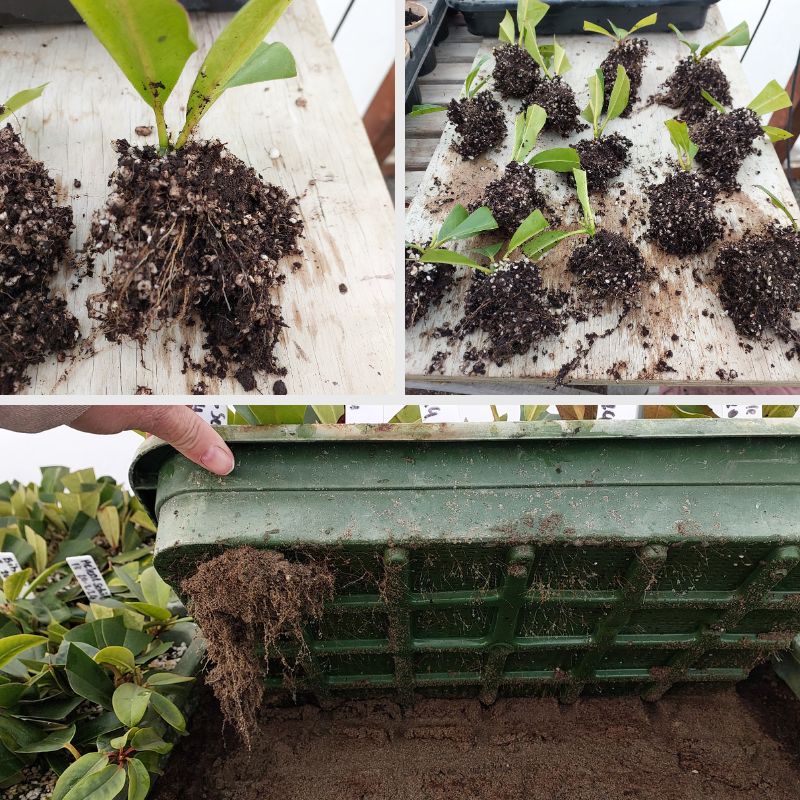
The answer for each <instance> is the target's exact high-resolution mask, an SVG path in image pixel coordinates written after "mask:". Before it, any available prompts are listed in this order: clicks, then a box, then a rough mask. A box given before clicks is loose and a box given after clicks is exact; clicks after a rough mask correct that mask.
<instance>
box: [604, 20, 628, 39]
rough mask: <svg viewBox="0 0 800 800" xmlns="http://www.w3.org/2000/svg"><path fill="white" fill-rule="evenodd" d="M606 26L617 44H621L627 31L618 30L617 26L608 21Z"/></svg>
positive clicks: (623, 29)
mask: <svg viewBox="0 0 800 800" xmlns="http://www.w3.org/2000/svg"><path fill="white" fill-rule="evenodd" d="M608 25H609V27H610V28H611V30H612V31H613V32H614V38H615V39H616V40H617V41H619V42H621V41H622V40H623V39H624V38H625V37H626V36H627V35H628V31H626V30H625V28H620V27H619V26H618V25H615V24H614V23H613V22H612V21H611V20H608Z"/></svg>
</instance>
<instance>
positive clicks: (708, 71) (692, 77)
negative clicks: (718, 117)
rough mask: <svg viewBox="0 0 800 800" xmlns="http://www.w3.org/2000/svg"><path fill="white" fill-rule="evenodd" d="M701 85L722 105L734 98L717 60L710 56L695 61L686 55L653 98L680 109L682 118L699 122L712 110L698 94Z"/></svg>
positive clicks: (686, 120) (691, 121)
mask: <svg viewBox="0 0 800 800" xmlns="http://www.w3.org/2000/svg"><path fill="white" fill-rule="evenodd" d="M703 89H705V90H706V91H707V92H708V93H709V94H710V95H711V96H712V97H713V98H714V99H715V100H717V101H718V102H720V103H722V105H724V106H730V105H731V103H732V102H733V98H732V97H731V86H730V84H729V83H728V79H727V78H726V77H725V73H724V72H723V71H722V67H720V65H719V62H718V61H716V60H715V59H713V58H701V59H700V60H699V61H695V60H694V59H693V58H692V57H691V56H687V57H686V58H684V59H683V61H681V62H680V63H679V64H678V66H677V67H675V71H674V72H673V73H672V75H670V76H669V78H667V80H666V81H664V85H663V86H662V90H663V92H662V94H660V95H657V96H656V100H658V102H659V103H663V104H664V105H666V106H669V107H670V108H679V109H681V119H682V120H684V121H685V122H689V123H693V122H699V121H700V120H702V119H705V117H707V116H708V114H709V113H710V112H711V111H712V110H713V106H712V105H711V103H709V102H708V101H707V100H705V99H704V98H703V95H702V94H701V91H702V90H703Z"/></svg>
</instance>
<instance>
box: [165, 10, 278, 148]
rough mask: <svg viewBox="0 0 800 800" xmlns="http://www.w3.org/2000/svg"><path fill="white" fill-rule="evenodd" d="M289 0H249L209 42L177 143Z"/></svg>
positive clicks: (200, 115)
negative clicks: (212, 42) (212, 40)
mask: <svg viewBox="0 0 800 800" xmlns="http://www.w3.org/2000/svg"><path fill="white" fill-rule="evenodd" d="M290 2H291V0H249V1H248V2H247V3H245V5H244V6H242V8H241V9H239V11H238V12H237V13H236V15H235V16H234V17H233V19H232V20H231V21H230V22H229V23H228V25H227V26H226V27H225V29H224V30H223V31H222V33H220V35H219V36H218V37H217V38H216V40H215V41H214V44H213V45H211V49H210V50H209V51H208V54H207V55H206V57H205V60H204V61H203V64H202V66H201V67H200V71H199V72H198V74H197V77H196V78H195V81H194V85H193V86H192V89H191V92H190V93H189V102H188V104H187V108H186V123H185V125H184V126H183V130H181V132H180V135H179V136H178V140H177V142H176V147H182V146H183V145H184V144H185V142H186V140H187V139H188V138H189V136H190V135H191V133H192V131H194V129H195V128H196V127H197V124H198V123H199V122H200V120H201V119H202V117H203V115H204V114H205V113H206V111H208V109H209V108H210V107H211V106H212V105H213V104H214V103H215V102H216V101H217V100H218V99H219V97H220V95H221V94H222V93H223V92H224V91H225V89H226V87H227V86H228V84H229V83H230V81H231V80H232V79H233V78H234V76H235V75H236V74H237V73H238V72H239V70H240V69H242V67H243V66H244V65H245V64H247V63H248V61H249V59H250V57H251V56H252V55H253V53H254V52H255V51H256V49H257V48H258V46H259V45H260V44H261V43H262V42H263V41H264V37H265V36H266V35H267V34H268V33H269V32H270V30H272V28H273V26H274V25H275V23H276V22H277V21H278V19H279V18H280V16H281V15H282V14H283V12H284V11H286V9H287V8H288V7H289V3H290Z"/></svg>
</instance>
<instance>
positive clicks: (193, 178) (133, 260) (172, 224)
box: [84, 140, 303, 377]
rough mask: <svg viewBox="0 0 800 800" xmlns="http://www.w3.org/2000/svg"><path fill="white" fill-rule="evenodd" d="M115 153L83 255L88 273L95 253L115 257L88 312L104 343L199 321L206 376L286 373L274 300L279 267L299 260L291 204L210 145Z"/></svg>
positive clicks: (120, 146)
mask: <svg viewBox="0 0 800 800" xmlns="http://www.w3.org/2000/svg"><path fill="white" fill-rule="evenodd" d="M114 149H115V150H116V152H117V153H118V154H119V158H118V163H117V169H116V170H115V171H114V173H113V174H112V176H111V180H110V183H111V186H112V191H111V194H110V195H109V197H108V200H107V203H106V208H105V209H104V210H103V211H101V212H99V213H98V214H97V216H96V217H95V219H94V220H93V221H92V226H91V231H90V234H89V237H88V240H87V242H86V245H85V254H84V258H85V259H86V261H87V265H88V267H87V268H88V269H89V270H91V267H92V262H93V260H94V258H95V257H96V256H97V255H99V254H102V253H105V252H106V251H108V250H112V251H113V252H114V255H115V263H114V267H113V269H112V270H111V271H110V272H109V273H108V274H106V275H104V276H103V285H104V290H103V292H102V293H100V294H98V295H95V296H94V297H92V298H90V306H89V310H90V314H91V316H93V317H94V318H95V319H98V320H99V321H100V322H101V325H102V327H103V329H104V331H105V334H106V337H107V338H108V339H109V340H110V341H113V342H117V341H120V340H122V339H124V338H126V337H127V338H131V339H134V340H135V341H137V342H139V343H143V342H144V341H145V340H146V339H147V337H148V335H149V334H150V331H151V330H153V329H156V328H158V327H161V326H170V325H173V324H175V323H185V324H187V325H192V324H196V323H200V324H201V325H202V327H203V331H204V332H205V335H206V342H205V344H204V348H205V349H206V354H205V357H204V363H203V364H202V370H203V372H204V373H205V374H207V375H209V376H215V377H225V376H226V375H228V374H234V375H235V374H236V372H237V371H238V370H239V369H240V368H241V367H242V366H246V367H247V369H249V370H254V371H256V372H263V373H272V374H277V375H284V374H285V373H286V370H285V369H284V368H282V367H280V366H279V365H278V363H277V361H276V359H275V355H274V349H275V345H276V343H277V340H278V336H279V334H280V331H281V329H282V328H283V327H284V326H285V323H284V321H283V316H282V314H281V309H280V307H279V306H278V305H277V304H276V303H275V302H274V299H275V298H274V294H275V288H276V286H277V284H278V283H280V282H282V280H283V277H282V276H280V275H279V274H278V272H277V261H278V259H280V258H281V257H282V256H284V255H287V254H288V253H296V252H298V249H297V248H298V239H299V237H300V236H301V235H302V232H303V223H302V221H301V219H300V213H299V211H298V209H297V205H296V201H295V200H293V199H291V198H290V197H289V196H288V195H287V194H286V192H285V191H284V190H283V189H281V188H280V187H278V186H273V185H271V184H266V183H264V182H263V181H262V180H261V178H260V176H259V175H258V174H257V173H256V172H255V170H254V169H252V168H251V167H248V166H247V165H246V164H245V163H244V162H243V161H241V160H240V159H238V158H237V157H236V156H234V155H232V154H231V153H229V152H228V151H227V150H226V149H225V147H224V145H223V144H222V143H221V142H218V141H211V142H190V143H189V144H187V145H186V146H185V147H184V148H182V149H181V150H177V151H173V152H170V153H168V154H167V155H165V156H161V155H159V153H158V151H157V150H156V148H155V147H152V146H146V147H134V146H132V145H130V144H128V142H127V141H125V140H119V141H117V142H115V143H114Z"/></svg>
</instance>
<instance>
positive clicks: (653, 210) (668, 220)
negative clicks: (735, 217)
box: [647, 170, 723, 256]
mask: <svg viewBox="0 0 800 800" xmlns="http://www.w3.org/2000/svg"><path fill="white" fill-rule="evenodd" d="M718 191H719V186H718V184H717V182H716V181H715V180H714V179H713V178H705V177H704V176H702V175H697V174H696V173H694V172H685V171H683V170H681V171H679V172H675V173H673V174H672V175H669V176H667V178H666V179H665V180H664V182H663V183H658V184H655V185H653V186H650V187H649V188H648V190H647V194H648V197H649V199H650V216H649V224H650V230H649V236H650V238H651V239H652V240H653V241H654V242H656V244H657V245H658V246H659V247H660V248H661V249H662V250H664V251H665V252H666V253H670V254H671V255H675V256H685V255H689V254H692V253H702V252H703V251H705V250H707V249H708V248H709V247H710V246H711V245H712V244H713V243H714V242H715V241H717V240H718V239H721V238H722V231H723V228H722V222H721V221H720V220H719V219H717V216H716V215H715V214H714V200H715V198H716V196H717V192H718Z"/></svg>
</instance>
